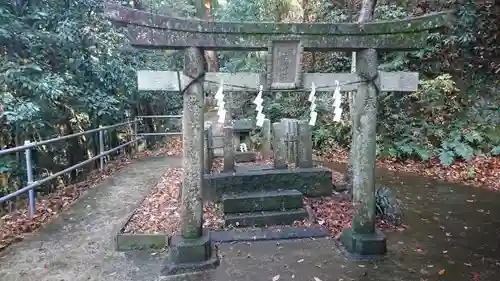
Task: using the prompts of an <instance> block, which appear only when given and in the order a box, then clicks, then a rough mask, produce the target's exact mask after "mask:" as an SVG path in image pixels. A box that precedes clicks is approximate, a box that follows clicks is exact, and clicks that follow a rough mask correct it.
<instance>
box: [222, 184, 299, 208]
mask: <svg viewBox="0 0 500 281" xmlns="http://www.w3.org/2000/svg"><path fill="white" fill-rule="evenodd" d="M303 199H304V195H302V193H300V192H299V191H297V190H293V189H292V190H272V191H256V192H245V193H235V194H224V195H223V196H222V206H223V210H224V213H225V214H228V213H242V212H257V211H279V210H290V209H298V208H300V207H302V203H303V202H302V201H303Z"/></svg>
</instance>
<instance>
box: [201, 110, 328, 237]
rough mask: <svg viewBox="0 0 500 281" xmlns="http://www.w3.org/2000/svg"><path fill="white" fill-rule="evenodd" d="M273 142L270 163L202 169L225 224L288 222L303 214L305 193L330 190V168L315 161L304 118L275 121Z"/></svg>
mask: <svg viewBox="0 0 500 281" xmlns="http://www.w3.org/2000/svg"><path fill="white" fill-rule="evenodd" d="M291 124H295V125H291ZM290 136H293V137H290ZM272 146H273V155H274V156H273V158H274V162H273V164H260V165H259V164H256V165H253V166H251V167H250V166H233V169H232V170H230V169H226V168H225V169H224V171H223V172H222V173H214V174H205V186H206V188H209V189H210V190H211V191H212V192H213V193H216V195H215V196H216V197H220V198H222V205H223V211H224V219H225V225H226V226H236V227H252V226H257V227H262V226H270V225H290V224H293V222H294V221H296V220H302V219H304V218H306V217H307V212H306V210H305V209H304V208H303V199H304V196H309V197H316V196H329V195H331V194H332V192H333V185H332V172H331V171H330V170H329V169H327V168H324V167H315V166H314V164H313V160H312V131H311V127H310V125H309V124H308V121H299V120H295V119H283V120H282V121H281V122H276V123H273V124H272ZM291 155H292V156H293V158H292V157H291ZM224 163H225V164H226V161H224ZM228 165H230V164H228ZM293 166H295V167H293Z"/></svg>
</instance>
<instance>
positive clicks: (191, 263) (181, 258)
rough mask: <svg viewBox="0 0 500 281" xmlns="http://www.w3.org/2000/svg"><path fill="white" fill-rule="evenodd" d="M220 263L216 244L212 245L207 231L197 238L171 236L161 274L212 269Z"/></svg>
mask: <svg viewBox="0 0 500 281" xmlns="http://www.w3.org/2000/svg"><path fill="white" fill-rule="evenodd" d="M219 264H220V260H219V257H218V255H217V246H215V245H212V243H211V242H210V237H209V235H208V233H204V234H203V235H202V236H201V237H199V238H192V239H187V238H184V237H182V236H181V235H178V236H174V237H172V239H171V241H170V250H169V253H168V260H167V262H166V264H165V266H164V268H163V269H162V271H161V273H162V275H175V274H182V273H186V272H196V271H202V270H207V269H213V268H215V267H217V266H218V265H219Z"/></svg>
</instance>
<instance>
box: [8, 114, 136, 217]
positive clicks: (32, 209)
mask: <svg viewBox="0 0 500 281" xmlns="http://www.w3.org/2000/svg"><path fill="white" fill-rule="evenodd" d="M140 120H141V119H140V118H136V119H134V120H129V121H126V122H121V123H118V124H114V125H109V126H99V128H97V129H91V130H88V131H84V132H80V133H76V134H71V135H66V136H61V137H57V138H52V139H48V140H44V141H38V142H30V141H25V143H24V145H22V146H17V147H13V148H8V149H3V150H0V156H2V155H5V154H8V153H14V152H19V151H23V150H24V152H25V157H26V174H27V180H28V185H27V186H25V187H23V188H21V189H19V190H16V191H14V192H12V193H10V194H8V195H6V196H3V197H0V203H3V202H5V201H7V200H10V199H12V198H14V197H16V196H19V195H21V194H23V193H25V192H28V198H29V213H30V215H31V216H33V215H35V213H36V200H35V191H34V189H35V188H36V187H39V186H40V185H42V184H44V183H46V182H48V181H51V180H53V179H55V178H56V177H58V176H61V175H63V174H65V173H68V172H71V171H73V170H75V169H78V168H80V167H82V166H84V165H86V164H88V163H90V162H92V161H95V160H97V159H99V160H100V170H103V169H104V156H106V155H108V154H110V153H112V152H115V151H117V150H118V149H120V148H123V147H125V146H127V145H130V144H133V143H135V144H136V143H137V142H138V141H139V140H141V139H143V137H142V136H138V135H137V130H135V132H134V139H133V140H130V141H128V142H126V143H123V144H121V145H119V146H117V147H115V148H112V149H109V150H107V151H104V131H106V130H109V129H113V128H116V127H120V126H123V125H127V124H133V123H134V124H135V125H137V122H139V121H140ZM135 127H136V128H137V126H135ZM96 132H98V133H99V155H96V156H94V157H92V158H90V159H87V160H85V161H83V162H80V163H78V164H75V165H73V166H71V167H68V168H66V169H64V170H62V171H59V172H57V173H55V174H53V175H50V176H48V177H45V178H43V179H41V180H37V181H34V180H33V167H32V163H31V149H32V148H34V147H38V146H41V145H45V144H50V143H54V142H58V141H62V140H67V139H70V138H74V137H79V136H82V135H86V134H91V133H96Z"/></svg>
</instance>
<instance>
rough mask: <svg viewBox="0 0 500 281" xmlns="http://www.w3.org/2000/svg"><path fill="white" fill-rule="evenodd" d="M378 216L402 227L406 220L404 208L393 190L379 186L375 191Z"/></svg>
mask: <svg viewBox="0 0 500 281" xmlns="http://www.w3.org/2000/svg"><path fill="white" fill-rule="evenodd" d="M375 211H376V214H377V215H378V216H380V217H382V218H383V219H384V220H387V221H389V222H391V223H393V224H394V225H401V224H402V222H403V218H404V206H403V203H402V202H401V200H399V199H397V198H396V196H394V194H393V193H392V190H391V189H390V188H389V187H386V186H377V188H376V190H375Z"/></svg>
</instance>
